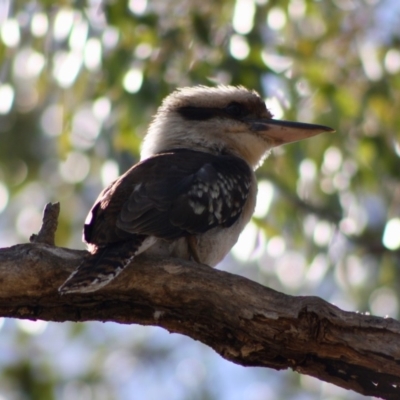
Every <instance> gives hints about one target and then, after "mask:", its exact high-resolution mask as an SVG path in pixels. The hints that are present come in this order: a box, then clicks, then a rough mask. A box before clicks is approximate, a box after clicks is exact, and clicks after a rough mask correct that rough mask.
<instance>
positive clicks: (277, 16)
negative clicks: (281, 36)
mask: <svg viewBox="0 0 400 400" xmlns="http://www.w3.org/2000/svg"><path fill="white" fill-rule="evenodd" d="M267 23H268V26H269V27H270V28H271V29H273V30H279V29H282V28H283V27H284V26H285V25H286V14H285V12H284V11H283V10H282V9H281V8H279V7H273V8H271V10H270V11H269V13H268V17H267Z"/></svg>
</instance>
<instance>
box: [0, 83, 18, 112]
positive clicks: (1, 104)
mask: <svg viewBox="0 0 400 400" xmlns="http://www.w3.org/2000/svg"><path fill="white" fill-rule="evenodd" d="M14 94H15V93H14V89H13V87H12V86H11V85H9V84H8V83H6V84H4V85H0V114H7V113H8V112H10V110H11V107H12V105H13V101H14Z"/></svg>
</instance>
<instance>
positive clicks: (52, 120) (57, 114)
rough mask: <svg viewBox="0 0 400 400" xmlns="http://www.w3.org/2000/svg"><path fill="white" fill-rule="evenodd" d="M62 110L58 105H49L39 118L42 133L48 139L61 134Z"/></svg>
mask: <svg viewBox="0 0 400 400" xmlns="http://www.w3.org/2000/svg"><path fill="white" fill-rule="evenodd" d="M63 118H64V109H63V107H62V106H61V105H59V104H51V105H49V106H48V107H47V108H46V109H45V110H44V112H43V114H42V116H41V118H40V126H41V128H42V130H43V132H44V133H45V134H46V135H47V136H50V137H54V136H58V135H60V134H61V132H62V127H63Z"/></svg>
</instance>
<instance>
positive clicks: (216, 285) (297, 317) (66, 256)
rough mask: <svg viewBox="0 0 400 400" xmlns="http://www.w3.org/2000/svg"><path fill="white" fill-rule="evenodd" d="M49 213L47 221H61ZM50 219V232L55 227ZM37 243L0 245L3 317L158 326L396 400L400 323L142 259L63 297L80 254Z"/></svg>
mask: <svg viewBox="0 0 400 400" xmlns="http://www.w3.org/2000/svg"><path fill="white" fill-rule="evenodd" d="M48 208H49V209H50V210H51V207H48ZM50 214H51V213H50V211H48V213H47V220H49V219H50V220H51V219H52V218H55V219H56V218H57V216H56V214H57V213H54V215H53V217H51V215H50ZM53 222H54V221H53ZM46 223H48V224H49V225H48V226H49V227H50V228H49V229H53V236H54V231H55V229H54V226H56V225H54V223H49V221H47V222H46V218H44V225H43V226H45V224H46ZM42 228H43V227H42ZM44 230H45V231H46V229H44ZM40 237H42V238H43V237H44V238H45V240H44V242H45V243H42V242H41V240H40ZM38 238H39V239H38ZM33 241H34V242H33V243H28V244H19V245H16V246H13V247H10V248H4V249H0V316H4V317H12V318H25V319H42V320H47V321H59V322H62V321H89V320H97V321H115V322H119V323H124V324H132V323H135V324H143V325H156V326H160V327H163V328H165V329H167V330H168V331H170V332H178V333H181V334H184V335H187V336H190V337H192V338H193V339H196V340H199V341H201V342H203V343H205V344H207V345H208V346H210V347H212V348H213V349H214V350H215V351H216V352H217V353H219V354H220V355H221V356H222V357H224V358H226V359H228V360H230V361H232V362H235V363H237V364H240V365H243V366H261V367H269V368H274V369H277V370H280V369H287V368H291V369H293V370H294V371H297V372H299V373H302V374H307V375H311V376H314V377H316V378H318V379H321V380H324V381H326V382H330V383H333V384H335V385H338V386H341V387H343V388H346V389H351V390H354V391H356V392H358V393H362V394H364V395H372V396H376V397H381V398H385V399H399V398H400V323H399V322H398V321H395V320H393V319H390V318H387V319H383V318H378V317H373V316H368V315H362V314H358V313H352V312H345V311H342V310H340V309H339V308H337V307H335V306H333V305H331V304H329V303H327V302H325V301H324V300H322V299H319V298H317V297H293V296H288V295H285V294H282V293H278V292H276V291H274V290H272V289H269V288H267V287H263V286H262V285H260V284H258V283H256V282H252V281H250V280H248V279H246V278H243V277H240V276H237V275H233V274H230V273H227V272H223V271H219V270H217V269H211V268H209V267H207V266H203V265H198V264H194V263H190V262H185V261H182V260H177V259H163V260H161V259H156V258H149V257H144V256H141V257H138V258H137V259H136V260H134V262H133V263H132V264H131V265H130V266H129V267H128V268H127V269H126V270H125V271H124V272H123V273H122V274H121V275H120V276H119V277H118V278H116V279H115V281H114V282H112V283H111V284H110V285H108V286H106V287H105V288H104V289H102V290H100V291H98V292H94V293H90V294H70V295H64V296H60V295H59V294H58V292H57V288H58V287H59V286H60V285H61V283H63V281H64V280H65V279H66V278H67V276H68V275H69V274H70V273H71V271H73V270H74V268H76V266H77V265H78V264H79V262H80V260H81V259H82V257H83V255H84V254H85V252H83V251H78V250H70V249H64V248H59V247H55V246H53V245H52V244H49V243H52V240H51V234H50V235H49V234H48V232H47V233H46V232H45V233H42V236H41V235H37V236H35V237H34V238H33Z"/></svg>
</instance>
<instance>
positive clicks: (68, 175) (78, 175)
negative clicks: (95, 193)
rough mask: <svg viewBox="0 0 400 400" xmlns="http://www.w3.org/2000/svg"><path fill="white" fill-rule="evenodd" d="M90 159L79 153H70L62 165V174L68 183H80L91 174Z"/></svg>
mask: <svg viewBox="0 0 400 400" xmlns="http://www.w3.org/2000/svg"><path fill="white" fill-rule="evenodd" d="M89 167H90V162H89V158H88V157H87V156H86V155H85V154H82V153H79V152H70V153H69V154H68V156H67V159H66V160H65V161H63V162H61V163H60V174H61V176H62V177H63V179H64V180H65V181H66V182H69V183H78V182H81V181H83V180H84V179H85V178H86V176H87V174H88V173H89Z"/></svg>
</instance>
